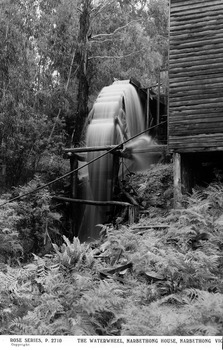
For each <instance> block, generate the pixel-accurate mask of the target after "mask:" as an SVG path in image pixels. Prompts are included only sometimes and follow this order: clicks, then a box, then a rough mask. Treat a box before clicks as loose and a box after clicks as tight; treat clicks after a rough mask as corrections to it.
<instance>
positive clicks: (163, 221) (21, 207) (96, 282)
mask: <svg viewBox="0 0 223 350" xmlns="http://www.w3.org/2000/svg"><path fill="white" fill-rule="evenodd" d="M146 174H147V178H146ZM153 174H156V181H153V182H154V183H153V185H152V183H151V179H152V178H153ZM142 176H143V179H144V189H142V188H141V191H142V190H143V191H144V193H147V188H146V186H145V184H146V182H147V183H148V187H149V188H150V189H151V190H152V189H153V186H154V189H155V188H156V190H157V187H158V186H160V188H159V189H160V193H161V198H160V205H158V206H157V204H158V198H155V199H156V201H155V202H154V201H152V202H149V197H148V198H147V199H146V203H147V205H145V203H144V205H145V207H146V208H147V210H144V211H143V213H142V215H141V218H140V220H139V222H138V223H137V224H134V225H131V226H128V225H127V226H126V225H119V227H116V228H114V227H112V226H111V225H108V226H102V228H101V239H100V241H98V242H95V243H90V244H86V243H84V244H81V243H80V242H79V240H78V239H77V238H74V239H73V240H72V241H70V240H69V239H68V238H67V237H65V236H63V237H62V235H61V236H60V237H61V239H62V241H60V240H55V233H54V231H52V230H51V229H52V227H56V226H57V225H56V226H55V220H56V221H57V220H58V219H59V216H58V215H56V214H55V212H53V213H52V206H51V205H50V198H49V194H48V192H47V191H46V190H44V191H42V193H41V194H35V195H34V194H33V198H32V201H30V203H34V202H33V201H35V206H34V208H35V210H34V211H33V210H32V209H31V207H28V201H25V200H24V202H21V203H19V204H18V203H16V202H13V203H11V204H8V207H7V210H4V212H3V214H4V217H3V219H2V221H1V223H0V225H1V235H0V239H1V240H3V238H5V237H7V239H6V241H5V242H6V245H7V246H8V247H10V249H11V251H10V249H9V248H7V249H8V252H9V253H10V254H11V253H12V252H13V253H14V255H13V254H12V257H14V259H11V260H10V259H9V258H8V260H7V261H2V262H1V264H0V270H1V271H0V275H1V287H0V295H1V309H0V331H1V334H30V335H35V334H36V335H37V334H38V335H46V334H47V335H49V334H51V335H52V334H54V335H76V336H77V335H137V336H149V335H153V336H154V335H155V336H160V335H167V336H171V335H181V336H182V335H183V336H186V335H197V336H198V335H209V336H210V335H216V336H217V335H218V336H220V335H221V334H222V323H223V320H222V314H223V312H222V311H223V310H222V308H223V297H222V295H223V275H222V262H223V259H222V249H223V247H222V232H223V231H222V227H223V219H222V209H223V186H222V184H220V183H215V184H211V185H209V187H207V188H206V189H198V190H196V191H194V193H193V194H192V195H191V196H185V198H184V201H183V203H182V208H181V209H177V210H174V209H171V208H170V206H169V205H168V206H165V205H164V203H163V193H164V192H165V191H167V190H168V188H167V187H168V185H169V190H171V186H172V180H171V166H170V165H158V166H154V167H152V168H151V173H150V171H148V172H147V173H145V172H144V173H143V174H139V179H140V178H142ZM168 177H169V180H167V178H168ZM35 181H36V182H38V179H36V180H35ZM36 182H35V183H31V184H30V185H29V186H31V187H32V188H34V187H35V186H36ZM134 184H136V186H137V184H138V182H137V181H136V175H135V181H133V180H132V182H131V185H132V186H133V185H134ZM164 185H165V188H166V189H165V191H164V192H162V191H163V186H164ZM20 191H21V192H22V193H24V191H27V188H21V189H20ZM49 205H50V206H49ZM12 218H13V220H12ZM21 220H26V223H25V225H22V226H21V223H22V221H21ZM31 220H32V221H33V223H34V224H32V226H30V225H29V222H31ZM46 226H47V227H48V232H49V236H50V246H51V249H49V250H48V252H46V253H47V254H45V255H43V254H41V255H40V254H39V253H37V254H32V256H33V259H32V260H30V261H29V262H27V263H24V260H22V250H23V249H24V247H23V245H22V242H23V239H24V236H23V237H22V236H20V234H21V233H22V227H26V228H27V229H26V230H25V231H24V232H23V235H25V236H26V237H34V238H33V239H37V240H39V242H43V240H44V239H45V237H46V235H48V234H46ZM57 232H58V233H59V232H61V231H60V230H58V231H57ZM19 233H20V234H19ZM26 237H25V240H27V238H26ZM61 243H63V244H62V245H61ZM1 249H4V244H3V245H1ZM1 254H2V255H3V254H4V252H2V251H1ZM7 254H8V253H7ZM10 254H9V255H8V256H9V257H10ZM15 257H17V261H18V262H19V265H16V259H15Z"/></svg>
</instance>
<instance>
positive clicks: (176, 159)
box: [173, 153, 182, 208]
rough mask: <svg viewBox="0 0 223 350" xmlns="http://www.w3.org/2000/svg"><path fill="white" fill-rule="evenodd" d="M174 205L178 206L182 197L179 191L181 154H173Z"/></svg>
mask: <svg viewBox="0 0 223 350" xmlns="http://www.w3.org/2000/svg"><path fill="white" fill-rule="evenodd" d="M173 181H174V207H175V208H178V207H179V206H180V203H181V199H182V192H181V155H180V153H174V154H173Z"/></svg>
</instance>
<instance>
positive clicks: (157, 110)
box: [156, 69, 160, 124]
mask: <svg viewBox="0 0 223 350" xmlns="http://www.w3.org/2000/svg"><path fill="white" fill-rule="evenodd" d="M159 122H160V69H159V74H158V94H157V109H156V124H159Z"/></svg>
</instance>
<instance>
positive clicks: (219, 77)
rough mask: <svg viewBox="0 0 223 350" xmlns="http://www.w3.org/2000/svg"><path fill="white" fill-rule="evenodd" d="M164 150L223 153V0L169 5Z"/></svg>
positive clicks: (177, 0)
mask: <svg viewBox="0 0 223 350" xmlns="http://www.w3.org/2000/svg"><path fill="white" fill-rule="evenodd" d="M169 148H170V150H171V151H174V152H200V151H218V150H219V151H220V150H223V0H207V1H206V0H171V8H170V51H169Z"/></svg>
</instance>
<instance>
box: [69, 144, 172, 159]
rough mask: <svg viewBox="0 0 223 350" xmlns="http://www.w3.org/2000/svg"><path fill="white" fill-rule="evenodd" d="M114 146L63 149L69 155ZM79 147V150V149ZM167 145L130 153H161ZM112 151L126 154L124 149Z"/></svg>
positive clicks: (120, 154) (123, 155) (122, 154)
mask: <svg viewBox="0 0 223 350" xmlns="http://www.w3.org/2000/svg"><path fill="white" fill-rule="evenodd" d="M114 147H115V146H102V147H101V146H99V147H85V148H84V147H83V148H82V147H81V148H65V149H64V151H65V152H67V153H70V154H71V156H73V155H75V154H76V153H82V152H83V153H84V152H96V151H98V150H100V151H102V150H107V151H108V150H110V149H112V148H114ZM80 149H81V151H80ZM166 149H167V145H150V146H149V147H148V148H143V149H138V150H133V151H132V153H147V152H148V153H162V152H163V151H166ZM112 153H114V154H117V155H118V156H119V157H123V158H126V155H125V153H124V150H121V149H117V150H114V151H113V152H112Z"/></svg>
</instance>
